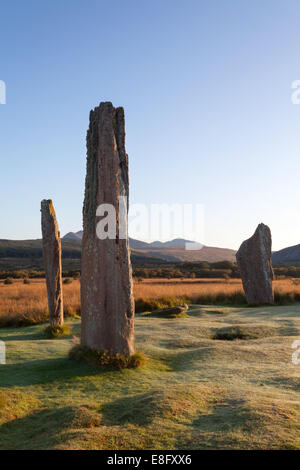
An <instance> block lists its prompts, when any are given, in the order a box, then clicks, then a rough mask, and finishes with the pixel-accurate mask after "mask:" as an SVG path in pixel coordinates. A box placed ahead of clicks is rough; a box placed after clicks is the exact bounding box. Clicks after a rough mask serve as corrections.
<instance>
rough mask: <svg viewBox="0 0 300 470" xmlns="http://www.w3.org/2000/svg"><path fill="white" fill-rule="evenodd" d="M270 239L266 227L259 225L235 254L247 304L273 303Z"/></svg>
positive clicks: (269, 233)
mask: <svg viewBox="0 0 300 470" xmlns="http://www.w3.org/2000/svg"><path fill="white" fill-rule="evenodd" d="M271 255H272V237H271V231H270V229H269V227H267V225H264V224H259V225H258V227H257V229H256V231H255V233H254V235H253V236H252V237H251V238H249V239H248V240H246V241H244V242H243V243H242V245H241V246H240V249H239V250H238V252H237V254H236V259H237V264H238V268H239V271H240V274H241V277H242V281H243V287H244V291H245V295H246V299H247V303H248V304H256V303H273V302H274V292H273V286H272V280H273V269H272V262H271Z"/></svg>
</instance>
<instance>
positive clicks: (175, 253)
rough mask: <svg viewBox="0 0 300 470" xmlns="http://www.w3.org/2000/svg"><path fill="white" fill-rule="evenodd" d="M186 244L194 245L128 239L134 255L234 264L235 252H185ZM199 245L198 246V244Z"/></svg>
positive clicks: (73, 235) (72, 236)
mask: <svg viewBox="0 0 300 470" xmlns="http://www.w3.org/2000/svg"><path fill="white" fill-rule="evenodd" d="M81 238H82V231H79V232H69V233H67V234H66V235H65V236H64V237H63V240H75V239H76V240H81ZM186 243H195V242H193V241H191V240H184V239H183V238H175V239H174V240H170V241H167V242H161V241H155V242H152V243H147V242H143V241H140V240H136V239H134V238H129V245H130V248H131V250H134V253H135V255H137V256H138V255H141V256H142V255H145V254H147V255H148V256H151V257H154V258H160V259H162V260H164V261H174V262H175V261H208V262H210V263H214V262H217V261H232V262H235V253H236V252H235V250H230V249H229V248H217V247H212V246H203V248H202V249H198V250H186V249H185V245H186ZM198 245H200V244H198Z"/></svg>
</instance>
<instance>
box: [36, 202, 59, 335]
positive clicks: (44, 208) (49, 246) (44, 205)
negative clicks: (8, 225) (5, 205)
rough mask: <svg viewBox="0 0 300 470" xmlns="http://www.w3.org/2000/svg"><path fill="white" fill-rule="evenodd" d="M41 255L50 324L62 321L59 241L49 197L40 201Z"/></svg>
mask: <svg viewBox="0 0 300 470" xmlns="http://www.w3.org/2000/svg"><path fill="white" fill-rule="evenodd" d="M41 212H42V234H43V256H44V265H45V273H46V283H47V292H48V306H49V317H50V325H51V326H52V327H56V326H61V325H63V323H64V310H63V293H62V279H61V272H62V268H61V241H60V233H59V230H58V224H57V220H56V216H55V211H54V207H53V204H52V201H51V199H49V200H46V199H44V200H43V201H42V202H41Z"/></svg>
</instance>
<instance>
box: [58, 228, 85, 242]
mask: <svg viewBox="0 0 300 470" xmlns="http://www.w3.org/2000/svg"><path fill="white" fill-rule="evenodd" d="M82 235H83V231H82V230H79V232H68V233H66V235H65V236H64V237H62V239H63V240H66V239H71V240H82Z"/></svg>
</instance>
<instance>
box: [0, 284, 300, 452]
mask: <svg viewBox="0 0 300 470" xmlns="http://www.w3.org/2000/svg"><path fill="white" fill-rule="evenodd" d="M8 287H11V286H8ZM25 287H27V286H25ZM66 287H67V288H68V289H69V288H70V287H71V286H66ZM1 288H2V287H1ZM40 288H42V286H40ZM71 325H72V332H71V335H70V336H69V337H67V338H65V339H59V340H46V339H44V337H43V334H42V332H43V329H44V327H45V325H36V326H30V327H26V328H6V329H1V330H0V338H1V339H2V340H4V341H5V342H6V346H7V364H6V365H2V366H0V449H178V448H180V449H232V448H234V449H236V448H238V449H273V448H274V449H299V448H300V395H299V388H300V366H296V365H293V364H292V362H291V355H292V352H293V349H292V348H291V345H292V343H293V341H294V340H296V339H300V306H299V305H295V306H286V307H264V308H262V307H260V308H229V307H227V308H216V307H212V306H210V307H204V306H202V307H200V306H191V307H190V310H189V317H188V318H180V319H159V318H152V317H147V315H137V318H136V348H137V349H138V350H141V351H144V352H145V354H146V356H147V362H146V365H145V366H143V367H142V368H140V369H135V370H128V369H127V370H122V371H105V370H96V369H93V368H92V367H90V366H88V365H84V364H78V363H75V362H73V361H70V360H68V359H67V354H68V351H69V349H70V348H71V346H72V335H77V336H78V335H79V334H80V333H79V331H80V320H73V321H72V322H71ZM237 333H238V334H237ZM235 335H237V336H239V337H243V338H245V339H243V340H241V339H240V340H238V339H237V340H232V341H228V340H225V339H223V340H222V339H219V340H218V339H214V338H217V337H219V338H224V337H227V338H228V337H229V338H233V337H234V336H235Z"/></svg>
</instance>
